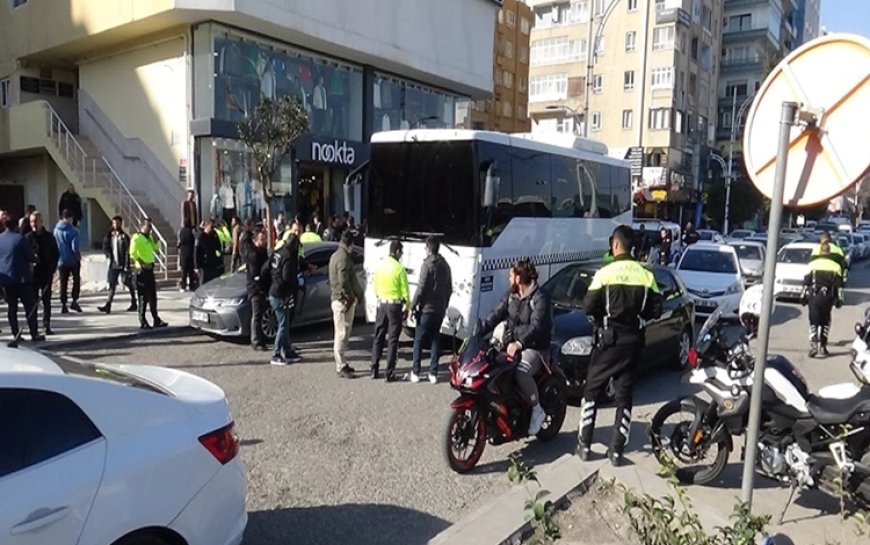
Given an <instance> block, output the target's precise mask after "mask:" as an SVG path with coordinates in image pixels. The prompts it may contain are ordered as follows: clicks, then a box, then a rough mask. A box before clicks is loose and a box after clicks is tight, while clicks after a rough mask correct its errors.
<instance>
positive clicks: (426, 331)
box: [410, 237, 453, 384]
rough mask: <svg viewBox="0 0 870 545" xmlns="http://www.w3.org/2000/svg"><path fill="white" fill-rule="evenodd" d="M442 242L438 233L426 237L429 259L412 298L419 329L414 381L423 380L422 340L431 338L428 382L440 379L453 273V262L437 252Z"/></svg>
mask: <svg viewBox="0 0 870 545" xmlns="http://www.w3.org/2000/svg"><path fill="white" fill-rule="evenodd" d="M440 248H441V242H440V241H439V240H438V238H436V237H429V238H427V239H426V255H427V257H426V259H425V260H424V261H423V266H422V267H421V268H420V283H419V284H418V285H417V291H416V292H414V299H412V300H411V309H413V311H414V314H415V317H416V321H417V329H416V330H415V331H414V356H413V358H414V359H413V365H412V367H411V376H410V378H411V382H415V383H416V382H420V359H421V358H422V355H423V343H424V342H425V339H427V338H428V339H429V343H430V345H429V346H430V351H431V360H430V361H429V382H431V383H432V384H435V383H437V382H438V359H439V358H440V357H441V322H443V321H444V315H445V314H446V313H447V306H448V305H449V304H450V296H451V295H453V276H452V274H451V272H450V265H448V264H447V261H446V260H445V259H444V258H443V257H442V256H441V254H439V253H438V251H439V249H440Z"/></svg>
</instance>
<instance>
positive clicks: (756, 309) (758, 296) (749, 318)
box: [738, 284, 764, 337]
mask: <svg viewBox="0 0 870 545" xmlns="http://www.w3.org/2000/svg"><path fill="white" fill-rule="evenodd" d="M763 296H764V287H763V286H762V285H761V284H756V285H754V286H752V287H750V288H748V289H747V290H746V291H744V292H743V296H742V297H741V298H740V308H739V310H738V315H739V316H740V323H741V324H743V327H745V328H746V332H747V333H748V334H749V335H750V336H751V337H755V336H756V335H757V334H758V322H759V321H760V319H761V304H762V297H763Z"/></svg>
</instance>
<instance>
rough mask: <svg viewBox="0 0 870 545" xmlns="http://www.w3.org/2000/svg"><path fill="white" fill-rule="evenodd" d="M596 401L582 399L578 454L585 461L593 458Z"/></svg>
mask: <svg viewBox="0 0 870 545" xmlns="http://www.w3.org/2000/svg"><path fill="white" fill-rule="evenodd" d="M595 414H596V407H595V401H592V400H587V399H585V398H584V399H582V400H580V431H579V432H578V434H577V451H576V453H577V456H579V457H580V459H581V460H583V461H584V462H586V461H588V460H591V459H592V435H593V433H594V432H595Z"/></svg>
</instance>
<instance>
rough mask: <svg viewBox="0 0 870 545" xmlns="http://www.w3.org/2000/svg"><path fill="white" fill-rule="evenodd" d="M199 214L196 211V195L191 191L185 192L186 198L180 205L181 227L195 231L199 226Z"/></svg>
mask: <svg viewBox="0 0 870 545" xmlns="http://www.w3.org/2000/svg"><path fill="white" fill-rule="evenodd" d="M198 220H199V213H198V212H197V210H196V194H195V193H194V192H193V190H191V189H188V190H187V198H186V199H184V201H183V202H182V203H181V227H182V228H184V227H191V228H193V229H196V226H197V225H198V224H199V221H198Z"/></svg>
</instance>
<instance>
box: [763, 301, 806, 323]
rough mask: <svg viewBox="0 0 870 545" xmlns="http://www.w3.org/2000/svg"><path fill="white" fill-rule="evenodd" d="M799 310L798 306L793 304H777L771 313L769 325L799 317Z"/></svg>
mask: <svg viewBox="0 0 870 545" xmlns="http://www.w3.org/2000/svg"><path fill="white" fill-rule="evenodd" d="M800 316H801V311H800V309H799V308H797V307H794V306H791V305H789V306H786V305H782V304H779V305H777V306H776V311H775V312H774V313H773V317H772V318H771V320H770V325H782V324H784V323H786V322H790V321H791V320H794V319H795V318H800Z"/></svg>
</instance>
